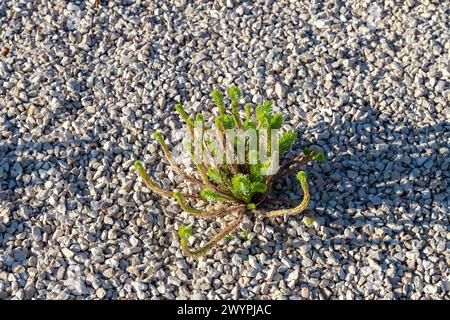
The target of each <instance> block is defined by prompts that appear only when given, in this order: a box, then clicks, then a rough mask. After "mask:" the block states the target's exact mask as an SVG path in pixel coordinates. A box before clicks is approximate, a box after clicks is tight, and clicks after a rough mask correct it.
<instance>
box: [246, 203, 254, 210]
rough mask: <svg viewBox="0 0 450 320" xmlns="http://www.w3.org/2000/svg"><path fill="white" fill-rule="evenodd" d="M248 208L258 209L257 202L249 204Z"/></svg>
mask: <svg viewBox="0 0 450 320" xmlns="http://www.w3.org/2000/svg"><path fill="white" fill-rule="evenodd" d="M247 209H248V210H255V209H256V204H254V203H249V204H248V205H247Z"/></svg>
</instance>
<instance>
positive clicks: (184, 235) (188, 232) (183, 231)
mask: <svg viewBox="0 0 450 320" xmlns="http://www.w3.org/2000/svg"><path fill="white" fill-rule="evenodd" d="M178 235H179V236H180V238H181V239H182V240H185V241H187V240H188V239H189V237H190V236H192V229H191V228H190V227H187V226H181V227H180V229H178Z"/></svg>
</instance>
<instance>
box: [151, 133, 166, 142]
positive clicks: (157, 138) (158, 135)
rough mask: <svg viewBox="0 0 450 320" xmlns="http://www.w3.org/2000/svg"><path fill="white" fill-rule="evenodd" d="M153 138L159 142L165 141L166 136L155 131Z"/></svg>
mask: <svg viewBox="0 0 450 320" xmlns="http://www.w3.org/2000/svg"><path fill="white" fill-rule="evenodd" d="M152 138H153V139H155V140H158V141H159V142H161V141H164V136H163V135H162V133H161V132H158V131H155V132H153V133H152Z"/></svg>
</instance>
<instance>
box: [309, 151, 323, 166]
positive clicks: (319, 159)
mask: <svg viewBox="0 0 450 320" xmlns="http://www.w3.org/2000/svg"><path fill="white" fill-rule="evenodd" d="M312 156H313V157H314V160H316V161H317V162H319V163H321V162H324V161H325V160H326V158H325V155H324V154H323V153H322V152H317V151H313V152H312Z"/></svg>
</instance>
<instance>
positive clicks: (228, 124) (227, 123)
mask: <svg viewBox="0 0 450 320" xmlns="http://www.w3.org/2000/svg"><path fill="white" fill-rule="evenodd" d="M221 119H222V123H223V126H224V128H225V129H233V128H234V119H233V117H231V116H229V115H227V114H225V115H223V116H222V117H221Z"/></svg>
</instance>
